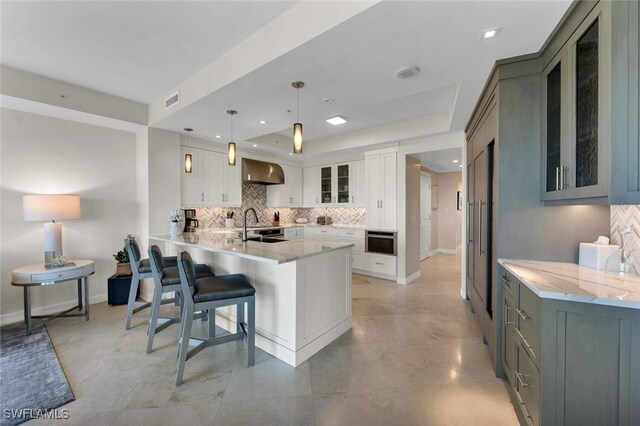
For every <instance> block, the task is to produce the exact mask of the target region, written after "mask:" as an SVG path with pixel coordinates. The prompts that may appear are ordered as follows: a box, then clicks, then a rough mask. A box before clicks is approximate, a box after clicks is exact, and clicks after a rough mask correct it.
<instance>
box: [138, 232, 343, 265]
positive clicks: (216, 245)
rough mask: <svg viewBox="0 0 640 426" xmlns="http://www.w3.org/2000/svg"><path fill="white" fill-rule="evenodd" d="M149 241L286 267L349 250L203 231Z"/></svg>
mask: <svg viewBox="0 0 640 426" xmlns="http://www.w3.org/2000/svg"><path fill="white" fill-rule="evenodd" d="M149 238H150V239H152V240H158V241H164V242H170V243H173V244H176V245H181V246H185V247H196V248H199V249H201V250H205V251H210V252H220V253H225V254H229V255H232V256H237V257H242V258H245V259H251V260H256V261H259V262H267V263H286V262H292V261H295V260H298V259H302V258H305V257H311V256H315V255H318V254H321V253H326V252H330V251H334V250H340V249H344V248H348V247H353V244H352V243H346V242H333V241H323V240H313V239H299V240H287V241H283V242H280V243H261V242H258V241H247V242H244V243H243V242H242V241H241V240H240V238H239V237H238V236H237V231H234V230H226V231H225V230H215V231H209V230H206V229H203V230H200V231H197V232H185V233H184V234H181V235H178V236H170V235H169V234H164V235H153V236H151V237H149Z"/></svg>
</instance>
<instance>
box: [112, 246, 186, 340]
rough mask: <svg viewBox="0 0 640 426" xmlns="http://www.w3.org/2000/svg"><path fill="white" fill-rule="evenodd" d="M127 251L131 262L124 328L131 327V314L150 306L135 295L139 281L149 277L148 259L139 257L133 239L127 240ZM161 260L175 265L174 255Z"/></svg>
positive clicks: (170, 265)
mask: <svg viewBox="0 0 640 426" xmlns="http://www.w3.org/2000/svg"><path fill="white" fill-rule="evenodd" d="M126 247H127V253H128V254H129V261H130V262H131V272H132V273H133V275H132V277H131V288H130V289H129V302H128V303H127V316H126V318H125V324H124V328H125V330H129V329H130V328H131V317H132V316H133V314H135V313H137V312H140V311H141V310H143V309H147V308H149V307H150V306H151V302H145V301H141V302H139V301H137V300H136V295H137V294H138V287H139V286H140V281H141V280H143V279H145V278H151V264H150V262H149V259H140V247H138V243H137V242H136V241H135V240H127V244H126ZM162 262H163V263H164V266H165V267H174V268H175V267H176V265H177V258H176V256H165V257H163V258H162ZM170 302H172V300H170V299H167V300H166V301H163V302H162V303H170Z"/></svg>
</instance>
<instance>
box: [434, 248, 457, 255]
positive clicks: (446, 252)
mask: <svg viewBox="0 0 640 426" xmlns="http://www.w3.org/2000/svg"><path fill="white" fill-rule="evenodd" d="M436 251H437V252H438V253H442V254H456V253H457V252H458V251H457V250H456V249H442V248H439V249H436Z"/></svg>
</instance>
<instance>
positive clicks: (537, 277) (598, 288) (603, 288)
mask: <svg viewBox="0 0 640 426" xmlns="http://www.w3.org/2000/svg"><path fill="white" fill-rule="evenodd" d="M498 263H500V264H501V265H503V266H504V267H505V268H506V269H507V270H508V271H509V272H511V273H512V274H514V275H515V276H516V278H518V279H519V280H520V281H521V282H522V283H524V284H525V285H526V286H527V287H528V288H530V289H531V290H532V291H533V292H534V293H535V294H536V295H537V296H538V297H541V298H545V299H556V300H567V301H575V302H583V303H592V304H597V305H608V306H618V307H624V308H632V309H640V276H638V275H630V274H625V275H620V274H618V273H616V272H610V271H601V270H597V269H592V268H587V267H585V266H580V265H576V264H573V263H560V262H542V261H532V260H510V259H499V260H498Z"/></svg>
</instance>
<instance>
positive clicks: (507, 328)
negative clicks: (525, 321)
mask: <svg viewBox="0 0 640 426" xmlns="http://www.w3.org/2000/svg"><path fill="white" fill-rule="evenodd" d="M503 300H504V304H503V308H504V311H503V313H502V315H503V321H504V323H503V326H502V339H503V342H504V343H503V344H504V347H503V353H502V365H503V367H504V371H505V374H506V375H507V379H509V383H511V385H512V386H514V387H515V386H516V377H515V372H516V358H517V346H518V344H519V343H518V339H517V338H516V335H515V324H516V316H517V314H516V311H515V309H514V305H513V304H511V303H510V302H509V300H508V299H507V298H506V297H504V298H503Z"/></svg>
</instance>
